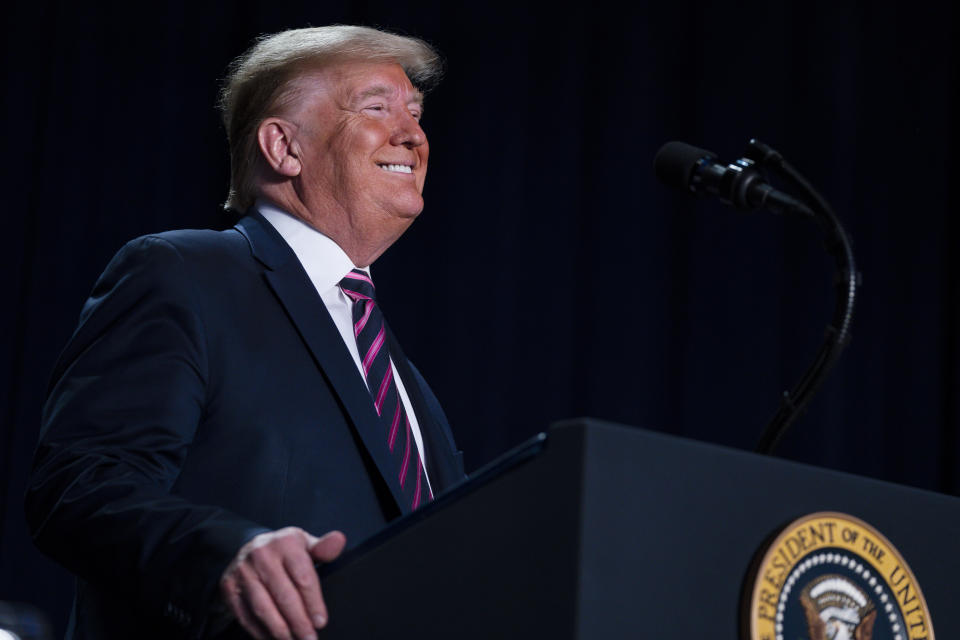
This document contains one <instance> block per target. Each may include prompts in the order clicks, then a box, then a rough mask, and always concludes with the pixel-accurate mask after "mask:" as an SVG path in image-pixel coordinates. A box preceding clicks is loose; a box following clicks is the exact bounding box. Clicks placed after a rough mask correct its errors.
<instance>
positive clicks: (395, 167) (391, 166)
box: [377, 164, 413, 173]
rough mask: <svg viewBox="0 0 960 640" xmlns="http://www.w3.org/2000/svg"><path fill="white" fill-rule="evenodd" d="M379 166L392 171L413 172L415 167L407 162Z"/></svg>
mask: <svg viewBox="0 0 960 640" xmlns="http://www.w3.org/2000/svg"><path fill="white" fill-rule="evenodd" d="M377 166H378V167H380V168H381V169H383V170H384V171H389V172H391V173H413V167H411V166H410V165H407V164H378V165H377Z"/></svg>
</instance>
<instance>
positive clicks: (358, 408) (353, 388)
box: [236, 213, 409, 513]
mask: <svg viewBox="0 0 960 640" xmlns="http://www.w3.org/2000/svg"><path fill="white" fill-rule="evenodd" d="M236 229H237V230H238V231H240V233H242V234H243V235H244V236H246V238H247V240H248V241H249V242H250V247H251V250H252V251H253V255H254V257H255V258H256V259H257V260H259V261H260V262H261V263H262V264H263V265H264V266H265V267H266V269H265V271H264V277H265V278H266V280H267V283H268V284H269V285H270V287H271V288H272V289H273V291H274V293H275V294H276V296H277V298H278V299H279V300H280V302H281V304H282V305H283V307H284V309H286V311H287V315H289V316H290V319H291V321H292V322H293V324H294V326H295V327H296V328H297V331H298V332H299V333H300V336H301V337H302V338H303V341H304V343H306V345H307V348H308V349H309V350H310V353H311V354H312V356H313V358H314V360H315V361H316V363H317V365H318V366H319V367H320V369H321V370H322V371H323V374H324V377H325V378H326V379H327V381H328V382H329V384H330V387H331V388H332V389H333V391H334V392H335V393H336V394H337V396H338V397H339V398H340V401H341V402H342V403H343V406H344V409H345V410H346V412H347V414H348V417H349V422H350V423H351V424H352V425H353V427H354V429H356V431H357V434H358V435H359V436H360V439H361V441H362V442H363V444H364V446H365V447H366V449H367V452H368V453H369V454H370V457H371V458H372V459H373V462H374V464H375V465H376V467H377V469H378V470H379V471H380V475H381V476H382V477H383V480H384V482H386V483H387V486H388V487H389V488H390V493H391V494H393V498H394V500H395V501H396V503H397V506H398V507H399V508H400V509H401V510H402V511H403V512H404V513H407V512H408V511H409V506H407V505H406V504H405V503H406V501H405V500H404V499H403V494H402V493H401V491H400V484H399V481H398V480H397V479H396V478H395V474H394V473H392V472H391V469H392V468H393V465H392V463H391V460H390V459H389V452H388V450H387V447H386V446H385V444H384V439H383V434H382V433H381V431H382V429H381V428H380V419H379V417H378V416H377V412H376V411H375V410H374V408H373V402H371V400H370V394H369V392H368V391H367V386H366V383H365V382H364V381H363V378H362V377H361V376H360V372H359V371H357V365H356V364H355V363H354V361H353V358H352V357H351V356H350V352H349V351H348V350H347V347H346V345H344V344H343V338H342V337H341V336H340V332H339V331H338V330H337V327H336V325H335V324H334V322H333V318H331V317H330V313H329V312H328V311H327V307H326V305H324V304H323V300H321V299H320V296H319V295H318V294H317V290H316V289H315V288H314V286H313V283H311V282H310V278H309V277H308V276H307V274H306V272H305V271H304V270H303V267H302V266H301V264H300V261H299V260H297V257H296V255H295V254H294V253H293V250H292V249H290V247H289V246H288V245H287V243H286V242H285V241H284V240H283V238H282V237H281V236H280V234H279V233H277V231H276V229H274V228H273V227H272V226H271V225H270V223H268V222H267V221H266V220H264V219H263V218H262V217H261V216H260V215H259V214H257V213H252V214H251V215H248V216H247V217H245V218H243V219H242V220H240V222H238V223H237V225H236Z"/></svg>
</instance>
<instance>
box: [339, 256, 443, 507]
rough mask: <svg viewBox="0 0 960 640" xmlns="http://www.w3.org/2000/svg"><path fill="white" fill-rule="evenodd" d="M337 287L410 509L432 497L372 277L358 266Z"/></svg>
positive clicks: (398, 478) (386, 442) (374, 405)
mask: <svg viewBox="0 0 960 640" xmlns="http://www.w3.org/2000/svg"><path fill="white" fill-rule="evenodd" d="M339 286H340V289H341V290H343V292H344V293H345V294H346V295H347V296H349V297H350V298H352V299H353V335H354V336H355V337H356V339H357V348H358V350H359V352H360V357H361V359H362V360H361V362H362V364H363V375H364V377H365V378H366V381H367V389H368V390H369V391H370V396H371V398H373V407H374V409H376V411H377V415H378V416H380V423H381V425H382V426H383V437H384V443H385V444H386V446H387V448H388V449H389V450H390V459H391V460H392V461H393V462H394V466H395V468H394V473H395V474H396V478H397V480H398V481H399V483H400V490H401V491H402V493H403V495H404V497H405V498H406V499H407V504H409V505H410V510H411V511H412V510H414V509H416V508H417V507H419V506H420V505H421V504H423V503H424V502H429V501H430V500H432V499H433V493H432V492H431V491H430V486H429V484H428V483H427V480H426V478H425V477H424V475H425V474H424V471H423V464H422V463H421V460H420V453H419V451H418V449H417V442H416V440H415V439H414V437H413V433H412V431H411V428H410V420H409V419H408V418H407V412H406V409H405V408H404V406H403V402H402V401H401V400H400V394H399V392H398V391H397V383H396V381H395V380H394V379H393V367H392V366H390V350H389V348H388V347H387V344H386V332H387V325H386V322H385V321H384V319H383V313H382V312H381V311H380V307H379V306H377V302H376V295H375V290H374V286H373V280H371V279H370V276H368V275H367V274H366V273H364V272H363V271H361V270H360V269H353V270H352V271H351V272H350V273H348V274H347V275H346V276H345V277H344V278H343V280H341V281H340V283H339ZM401 431H402V433H401Z"/></svg>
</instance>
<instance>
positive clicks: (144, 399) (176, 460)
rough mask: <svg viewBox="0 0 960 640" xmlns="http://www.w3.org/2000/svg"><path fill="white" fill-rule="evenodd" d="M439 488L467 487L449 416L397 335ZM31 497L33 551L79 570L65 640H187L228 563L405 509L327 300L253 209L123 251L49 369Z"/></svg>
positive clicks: (370, 529) (375, 526) (382, 520)
mask: <svg viewBox="0 0 960 640" xmlns="http://www.w3.org/2000/svg"><path fill="white" fill-rule="evenodd" d="M390 349H391V353H392V354H393V357H394V362H395V364H396V365H397V369H398V370H399V372H400V375H401V376H402V378H403V380H404V383H405V386H406V387H407V390H408V393H409V395H410V399H411V402H412V403H413V405H414V410H415V411H416V414H417V417H418V420H419V423H420V427H421V431H422V434H423V438H424V441H425V457H426V460H427V469H428V472H429V474H430V478H431V481H432V483H433V486H434V491H435V493H436V492H439V491H442V490H443V489H444V488H445V487H449V486H451V485H452V484H455V483H456V482H458V481H459V480H461V479H462V478H463V477H464V475H463V464H462V459H461V456H460V454H459V453H458V452H457V450H456V447H455V445H454V442H453V438H452V435H451V433H450V429H449V426H448V424H447V421H446V418H445V417H444V415H443V412H442V410H441V408H440V405H439V403H438V402H437V400H436V398H435V397H434V396H433V393H432V392H431V391H430V389H429V388H428V387H427V385H426V383H425V382H424V380H423V378H422V377H421V376H420V374H419V373H418V372H417V371H416V369H414V368H413V366H412V365H411V364H410V363H409V362H408V361H407V359H406V357H405V356H404V355H403V353H402V352H401V351H400V349H399V346H398V345H397V343H396V341H395V340H393V339H392V336H391V342H390ZM43 421H44V425H43V431H42V434H41V439H40V444H39V447H38V449H37V454H36V459H35V462H34V470H33V475H32V478H31V482H30V486H29V488H28V493H27V501H26V507H27V517H28V521H29V523H30V526H31V529H32V532H33V536H34V539H35V541H36V544H37V545H38V546H39V547H40V548H41V549H42V550H43V551H45V552H46V553H47V554H49V555H50V556H52V557H53V558H55V559H56V560H58V561H59V562H60V563H62V564H63V565H65V566H66V567H67V568H69V569H70V570H71V571H73V572H74V573H76V574H77V576H79V580H78V585H79V586H78V593H77V603H76V605H75V609H74V616H73V618H72V621H71V632H72V634H73V636H72V637H74V638H85V639H86V638H118V639H119V638H123V639H124V640H128V639H129V638H152V637H164V638H170V637H178V636H183V637H196V636H199V635H201V634H202V633H204V630H205V627H207V623H208V618H209V615H208V614H209V612H210V611H211V606H212V605H213V603H214V602H215V601H216V599H217V598H218V597H219V596H218V593H217V582H218V579H219V577H220V575H221V573H222V572H223V570H224V569H225V567H226V565H227V564H228V563H229V561H230V560H231V559H232V558H233V556H234V555H235V554H236V552H237V550H238V549H239V548H240V547H241V546H242V545H243V544H244V542H246V541H247V540H249V539H250V538H251V537H253V536H254V535H256V534H257V533H260V532H262V531H265V530H271V529H276V528H279V527H284V526H289V525H296V526H299V527H302V528H304V529H306V530H307V531H310V532H313V533H316V534H322V533H324V532H327V531H330V530H332V529H339V530H341V531H343V532H344V533H345V534H346V536H347V540H348V545H354V544H356V543H358V542H360V541H361V540H363V539H364V538H366V537H368V536H370V535H371V534H373V533H375V532H376V531H377V530H379V529H380V528H382V527H383V526H384V525H385V524H386V523H387V522H388V521H390V520H392V519H393V518H395V517H397V516H399V515H400V514H401V513H402V512H403V510H404V509H405V508H406V507H405V505H404V501H403V500H400V499H399V497H400V489H399V486H398V484H397V482H396V479H395V477H394V474H392V473H387V472H386V470H387V469H389V468H390V466H389V462H388V460H387V458H386V449H385V447H384V445H383V443H384V437H385V436H384V434H383V433H381V431H382V427H381V425H380V422H379V420H378V418H377V416H376V413H375V411H374V409H373V404H372V401H371V399H370V395H369V393H368V392H367V389H366V386H365V384H364V382H363V379H362V377H361V375H360V373H359V371H358V370H357V367H356V365H355V364H354V361H353V360H352V358H351V357H350V355H349V352H348V351H347V349H346V346H345V345H344V344H343V339H342V338H341V336H340V334H339V332H338V331H337V329H336V327H335V326H334V324H333V321H332V319H331V318H330V315H329V313H328V312H327V310H326V307H325V306H324V305H323V302H322V301H321V300H320V297H319V296H318V295H317V293H316V290H315V289H314V287H313V285H312V284H311V283H310V280H309V279H308V277H307V275H306V273H305V272H304V270H303V267H302V266H301V265H300V263H299V261H298V260H297V258H296V256H295V255H294V253H293V252H292V251H291V250H290V248H289V247H288V246H287V245H286V243H285V242H284V241H283V239H282V238H281V237H280V235H279V234H278V233H277V232H276V231H275V230H274V229H273V227H272V226H270V225H269V224H268V223H267V222H265V221H264V220H263V218H261V217H260V216H259V215H258V214H254V215H251V216H248V217H246V218H244V219H242V220H241V221H240V222H239V223H238V224H237V225H236V227H235V228H234V229H231V230H228V231H224V232H214V231H173V232H168V233H162V234H159V235H154V236H146V237H143V238H139V239H137V240H134V241H132V242H130V243H129V244H127V245H126V246H125V247H124V248H123V249H122V250H121V251H120V252H119V253H118V254H117V256H116V257H115V258H114V259H113V261H112V262H111V263H110V264H109V265H108V266H107V268H106V270H105V272H104V273H103V275H102V276H101V277H100V279H99V281H98V282H97V284H96V285H95V288H94V291H93V293H92V295H91V297H90V299H89V300H88V301H87V303H86V305H85V306H84V309H83V312H82V314H81V318H80V325H79V327H78V328H77V331H76V333H75V334H74V336H73V338H72V340H71V341H70V343H69V344H68V346H67V347H66V349H65V351H64V353H63V355H62V356H61V359H60V361H59V362H58V364H57V366H56V368H55V370H54V375H53V381H52V385H51V391H50V396H49V399H48V401H47V404H46V407H45V410H44V418H43Z"/></svg>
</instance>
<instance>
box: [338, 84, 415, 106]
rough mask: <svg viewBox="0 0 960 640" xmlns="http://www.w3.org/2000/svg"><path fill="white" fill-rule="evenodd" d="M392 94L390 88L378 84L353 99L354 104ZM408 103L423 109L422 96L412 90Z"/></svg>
mask: <svg viewBox="0 0 960 640" xmlns="http://www.w3.org/2000/svg"><path fill="white" fill-rule="evenodd" d="M392 93H393V89H391V88H390V87H388V86H386V85H382V84H378V85H374V86H372V87H369V88H367V89H364V90H363V91H361V92H360V93H358V94H357V96H356V98H355V102H361V101H363V100H365V99H367V98H372V97H384V98H388V97H390V95H391V94H392ZM408 102H416V103H417V104H418V105H420V107H421V108H423V94H422V93H421V92H420V91H417V90H414V92H413V94H412V95H411V97H410V100H409V101H408Z"/></svg>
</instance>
